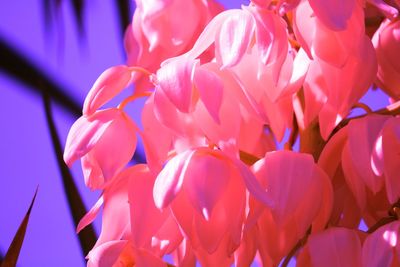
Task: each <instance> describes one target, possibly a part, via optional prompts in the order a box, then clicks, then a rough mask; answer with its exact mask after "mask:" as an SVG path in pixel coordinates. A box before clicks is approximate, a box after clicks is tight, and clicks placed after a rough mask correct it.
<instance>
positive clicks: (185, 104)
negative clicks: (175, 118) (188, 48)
mask: <svg viewBox="0 0 400 267" xmlns="http://www.w3.org/2000/svg"><path fill="white" fill-rule="evenodd" d="M196 64H197V61H195V60H188V59H177V60H173V61H170V62H169V63H168V64H164V65H163V66H162V67H161V68H160V69H159V70H158V71H157V83H158V86H159V89H161V90H163V92H164V93H165V95H166V96H167V97H168V99H169V100H170V101H171V102H172V103H173V104H174V105H175V107H176V108H177V109H178V110H180V111H182V112H186V113H187V112H189V109H190V105H191V100H192V88H193V84H192V81H193V76H194V70H195V66H196ZM159 89H158V90H159ZM156 90H157V89H156Z"/></svg>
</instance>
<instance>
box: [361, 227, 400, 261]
mask: <svg viewBox="0 0 400 267" xmlns="http://www.w3.org/2000/svg"><path fill="white" fill-rule="evenodd" d="M399 227H400V225H399V221H395V222H392V223H389V224H386V225H384V226H382V227H380V228H379V229H378V230H376V231H375V232H373V233H372V234H370V235H369V236H368V237H367V238H366V239H365V241H364V245H363V250H362V261H363V266H365V267H378V266H379V267H390V266H394V265H392V261H393V257H394V256H395V255H394V254H395V253H396V250H397V251H398V246H399V245H398V239H399ZM397 255H398V253H397Z"/></svg>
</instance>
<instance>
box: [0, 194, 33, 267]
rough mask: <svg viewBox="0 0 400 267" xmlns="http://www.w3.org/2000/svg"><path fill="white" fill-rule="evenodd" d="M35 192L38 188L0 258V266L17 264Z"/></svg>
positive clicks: (8, 266)
mask: <svg viewBox="0 0 400 267" xmlns="http://www.w3.org/2000/svg"><path fill="white" fill-rule="evenodd" d="M37 192H38V188H36V191H35V194H34V195H33V199H32V201H31V204H30V205H29V208H28V211H27V212H26V214H25V217H24V219H23V220H22V222H21V224H20V225H19V228H18V231H17V233H16V234H15V236H14V238H13V241H12V242H11V245H10V247H9V248H8V251H7V253H6V255H5V256H4V259H3V260H2V263H1V267H14V266H15V265H16V264H17V260H18V256H19V252H20V251H21V247H22V243H23V242H24V238H25V233H26V228H27V226H28V222H29V216H30V215H31V210H32V207H33V203H34V202H35V199H36V195H37Z"/></svg>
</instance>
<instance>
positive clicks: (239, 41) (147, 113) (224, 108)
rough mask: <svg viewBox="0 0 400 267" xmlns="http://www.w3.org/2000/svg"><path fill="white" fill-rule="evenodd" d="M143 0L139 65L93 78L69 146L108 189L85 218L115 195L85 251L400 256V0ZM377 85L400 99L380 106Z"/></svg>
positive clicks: (301, 261) (136, 49) (135, 43)
mask: <svg viewBox="0 0 400 267" xmlns="http://www.w3.org/2000/svg"><path fill="white" fill-rule="evenodd" d="M136 4H137V8H136V11H135V14H134V16H133V19H132V24H131V25H130V26H129V27H128V29H127V30H126V35H125V47H126V52H127V55H128V60H127V64H126V65H120V66H114V67H111V68H109V69H107V70H106V71H105V72H103V73H102V74H101V75H100V77H99V78H98V80H97V81H96V82H95V83H94V85H93V87H92V88H91V90H90V91H89V93H88V95H87V97H86V100H85V103H84V106H83V115H82V117H81V118H79V119H78V120H77V121H76V122H75V123H74V125H73V126H72V128H71V130H70V133H69V135H68V138H67V143H66V148H65V152H64V160H65V162H66V163H67V164H68V165H71V164H73V163H74V162H75V161H76V160H77V159H80V160H81V164H82V170H83V173H84V178H85V183H86V185H87V186H88V187H89V188H91V189H93V190H102V191H103V194H102V195H101V197H100V199H99V201H98V202H97V203H96V204H95V205H94V207H93V208H92V209H91V210H90V211H89V212H88V213H87V214H86V216H84V217H83V218H82V220H81V222H80V224H79V226H78V231H80V230H81V229H83V228H84V227H85V226H87V225H88V224H90V223H91V222H92V221H93V220H94V219H95V217H96V216H97V215H98V213H99V211H100V208H101V207H103V213H102V229H101V234H100V237H99V239H98V241H97V243H96V245H95V246H94V248H93V249H92V250H91V252H90V253H89V254H88V256H87V257H88V266H166V265H171V264H167V263H166V262H165V257H164V256H165V255H172V259H173V263H172V264H173V265H176V266H195V265H196V263H197V262H199V263H200V264H201V265H202V266H231V265H232V264H235V266H249V265H251V263H252V262H253V261H254V260H256V261H259V262H260V263H261V264H262V265H263V266H277V265H278V264H279V263H282V265H283V266H286V265H287V264H288V262H289V260H290V259H291V258H292V257H296V259H297V265H298V266H398V265H400V260H399V259H400V254H399V252H400V246H399V245H398V244H397V237H398V236H399V234H400V233H399V231H400V223H399V221H398V218H399V216H400V213H399V208H400V202H399V197H400V174H399V173H400V119H399V117H397V114H399V111H400V108H399V106H400V104H399V102H396V101H398V100H399V96H400V53H399V51H400V22H399V20H398V19H397V15H398V9H399V7H400V1H398V0H395V1H387V2H384V1H383V0H345V1H338V0H324V1H322V0H277V1H274V0H263V1H260V0H253V1H252V2H251V3H250V4H249V5H248V6H242V8H241V9H235V10H225V11H224V10H223V8H222V7H221V6H220V5H219V4H218V3H216V2H214V1H213V0H190V1H188V0H168V1H167V0H154V1H141V0H136ZM132 84H134V85H135V87H134V90H133V91H132V93H131V94H130V96H129V97H127V98H126V99H124V100H123V101H122V102H121V103H120V104H119V105H118V107H112V108H106V109H101V108H102V106H103V105H104V104H106V103H108V102H109V101H110V100H111V99H113V98H115V97H116V96H117V95H118V94H119V93H121V92H122V91H123V90H124V89H125V88H127V87H129V86H130V85H132ZM375 85H376V86H378V87H380V88H381V89H382V90H384V91H385V93H387V95H388V97H389V98H390V101H391V104H390V105H389V106H387V107H383V108H382V109H380V110H378V111H375V112H374V111H372V110H371V109H370V108H369V107H368V106H367V105H365V104H363V103H360V102H359V101H360V98H361V97H362V96H363V95H364V94H365V93H366V92H367V91H368V90H373V88H374V86H375ZM142 97H145V98H146V100H145V104H144V106H143V109H142V110H141V118H142V119H141V122H134V121H133V119H132V118H131V117H130V116H129V115H128V113H126V112H125V108H126V106H127V105H129V103H131V102H132V101H135V100H137V99H138V98H142ZM356 107H361V108H363V109H364V110H365V111H366V114H363V115H360V116H358V117H354V116H353V117H351V116H350V113H351V111H352V109H354V108H356ZM285 133H290V136H289V138H288V140H287V142H285V143H284V147H283V148H282V147H281V146H279V145H277V144H278V143H282V140H283V139H284V137H285ZM138 137H139V138H140V140H141V141H142V142H143V145H144V148H145V154H146V161H145V162H144V163H136V164H133V165H132V164H130V161H131V159H132V156H133V154H134V153H135V150H136V144H137V138H138ZM297 142H298V143H299V145H296V143H297ZM361 221H363V222H365V224H366V225H367V227H368V230H367V231H362V230H359V229H358V228H359V225H360V222H361Z"/></svg>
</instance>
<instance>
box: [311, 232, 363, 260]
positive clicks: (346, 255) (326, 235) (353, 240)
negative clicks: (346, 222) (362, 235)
mask: <svg viewBox="0 0 400 267" xmlns="http://www.w3.org/2000/svg"><path fill="white" fill-rule="evenodd" d="M307 246H308V249H309V253H310V257H311V262H312V266H329V267H342V266H343V267H361V266H362V265H361V241H360V239H359V237H358V235H357V233H356V232H355V231H353V230H350V229H346V228H336V227H335V228H329V229H327V230H325V231H323V232H321V233H318V234H315V235H311V236H310V237H309V239H308V241H307Z"/></svg>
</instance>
